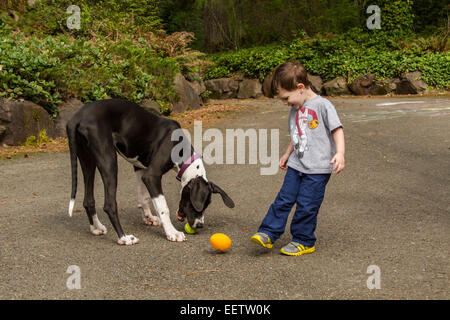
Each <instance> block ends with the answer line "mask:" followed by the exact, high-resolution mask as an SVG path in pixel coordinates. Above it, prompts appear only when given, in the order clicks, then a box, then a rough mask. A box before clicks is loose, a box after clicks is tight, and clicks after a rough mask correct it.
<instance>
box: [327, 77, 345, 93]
mask: <svg viewBox="0 0 450 320" xmlns="http://www.w3.org/2000/svg"><path fill="white" fill-rule="evenodd" d="M323 87H324V90H325V93H326V95H328V96H339V95H348V94H351V92H350V90H349V89H348V86H347V80H345V78H343V77H339V78H336V79H333V80H330V81H328V82H325V84H324V85H323Z"/></svg>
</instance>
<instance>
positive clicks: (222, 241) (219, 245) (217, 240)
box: [209, 233, 231, 251]
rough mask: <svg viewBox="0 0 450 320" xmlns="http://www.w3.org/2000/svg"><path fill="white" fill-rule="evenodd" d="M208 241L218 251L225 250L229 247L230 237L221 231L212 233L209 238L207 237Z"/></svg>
mask: <svg viewBox="0 0 450 320" xmlns="http://www.w3.org/2000/svg"><path fill="white" fill-rule="evenodd" d="M209 242H210V243H211V245H212V246H213V248H214V249H217V250H219V251H227V250H228V249H230V247H231V239H230V238H229V237H228V236H227V235H226V234H223V233H214V234H213V235H212V236H211V238H209Z"/></svg>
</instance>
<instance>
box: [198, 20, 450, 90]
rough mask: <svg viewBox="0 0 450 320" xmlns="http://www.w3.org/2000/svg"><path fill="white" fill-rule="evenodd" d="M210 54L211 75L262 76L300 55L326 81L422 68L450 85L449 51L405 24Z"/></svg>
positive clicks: (432, 81)
mask: <svg viewBox="0 0 450 320" xmlns="http://www.w3.org/2000/svg"><path fill="white" fill-rule="evenodd" d="M421 41H422V42H423V38H422V40H421ZM209 58H210V59H211V60H212V61H213V62H214V63H215V64H214V66H213V67H211V68H210V69H208V70H207V72H206V78H207V79H212V78H220V77H229V76H231V75H232V74H233V73H235V72H244V73H245V75H246V76H248V77H253V78H258V79H260V80H263V79H264V77H265V76H266V75H267V74H268V73H269V72H270V71H271V70H272V69H273V68H274V67H275V66H277V65H279V64H280V63H283V62H285V61H289V60H299V61H301V62H302V63H303V64H304V66H305V67H306V69H307V70H308V71H309V72H310V73H311V74H315V75H320V76H321V77H322V79H323V80H324V81H328V80H332V79H334V78H337V77H340V76H343V77H345V78H347V80H348V81H352V80H353V79H355V78H357V77H359V76H362V75H364V74H367V73H374V74H375V75H376V76H377V78H378V79H384V78H390V77H399V76H401V75H402V74H404V73H405V72H410V71H421V72H422V73H423V77H424V79H425V81H426V82H427V83H428V84H429V85H431V86H434V87H436V88H449V87H450V63H449V61H450V52H449V51H445V50H444V51H442V52H438V51H437V50H436V47H435V48H434V49H433V50H430V47H429V46H426V45H420V42H418V40H417V39H414V38H413V37H411V38H408V37H406V38H405V35H404V33H403V32H402V31H400V30H399V31H397V32H390V33H385V32H370V33H369V32H364V31H363V30H361V29H358V28H356V29H352V30H350V31H349V32H347V33H345V34H342V35H335V36H330V35H324V36H317V37H315V38H308V37H306V36H302V38H297V39H295V40H294V41H292V42H289V43H284V44H281V45H269V46H264V47H255V48H250V49H242V50H238V51H229V52H226V53H222V54H214V55H211V56H210V57H209Z"/></svg>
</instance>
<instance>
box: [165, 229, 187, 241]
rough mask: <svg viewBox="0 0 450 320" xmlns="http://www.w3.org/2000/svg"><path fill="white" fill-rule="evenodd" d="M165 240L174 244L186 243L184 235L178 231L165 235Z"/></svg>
mask: <svg viewBox="0 0 450 320" xmlns="http://www.w3.org/2000/svg"><path fill="white" fill-rule="evenodd" d="M166 237H167V240H169V241H174V242H182V241H186V235H185V234H184V233H183V232H180V231H176V230H175V231H174V232H171V233H168V234H166Z"/></svg>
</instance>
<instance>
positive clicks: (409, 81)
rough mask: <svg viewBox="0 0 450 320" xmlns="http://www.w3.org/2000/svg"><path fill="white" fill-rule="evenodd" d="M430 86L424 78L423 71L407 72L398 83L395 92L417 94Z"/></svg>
mask: <svg viewBox="0 0 450 320" xmlns="http://www.w3.org/2000/svg"><path fill="white" fill-rule="evenodd" d="M427 87H428V85H427V84H426V82H425V81H423V80H422V72H420V71H416V72H409V73H407V74H405V75H404V76H403V77H402V79H401V80H400V82H399V83H398V84H397V88H396V90H395V93H397V94H417V93H421V92H423V91H425V89H426V88H427Z"/></svg>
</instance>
